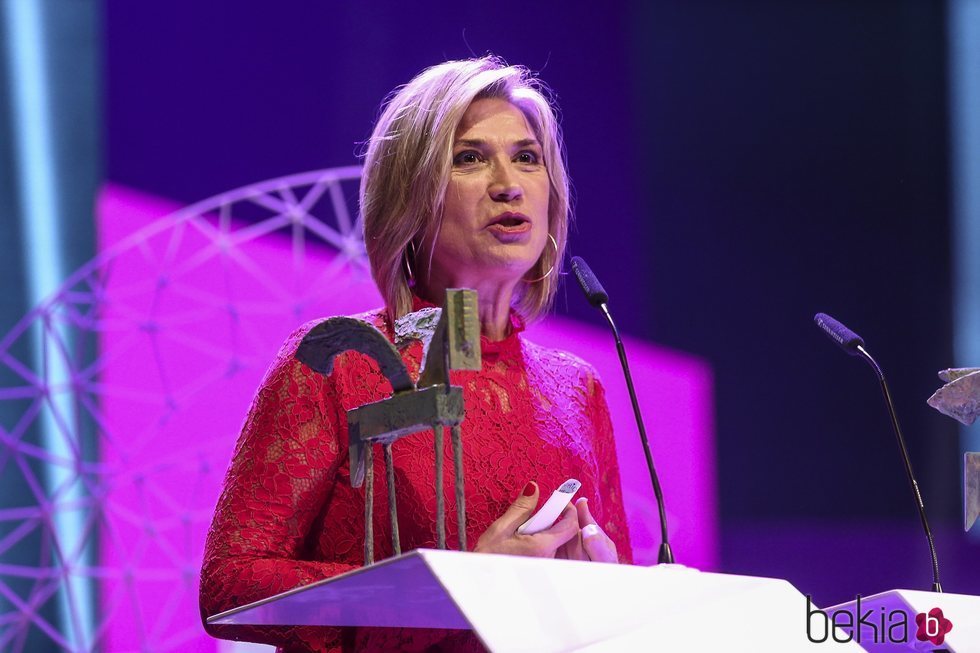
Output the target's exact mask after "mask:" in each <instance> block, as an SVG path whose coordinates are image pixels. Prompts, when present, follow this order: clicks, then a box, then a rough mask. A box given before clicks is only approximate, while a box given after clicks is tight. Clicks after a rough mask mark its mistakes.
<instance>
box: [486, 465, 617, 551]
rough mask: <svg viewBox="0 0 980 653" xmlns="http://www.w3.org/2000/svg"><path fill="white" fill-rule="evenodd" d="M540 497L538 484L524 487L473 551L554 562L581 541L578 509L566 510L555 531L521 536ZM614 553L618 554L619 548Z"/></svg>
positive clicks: (532, 482) (530, 483)
mask: <svg viewBox="0 0 980 653" xmlns="http://www.w3.org/2000/svg"><path fill="white" fill-rule="evenodd" d="M538 494H539V490H538V484H537V483H535V482H534V481H531V482H529V483H528V484H527V485H526V486H524V491H523V492H522V493H521V496H519V497H517V499H516V500H515V501H514V503H512V504H511V505H510V507H509V508H508V509H507V511H506V512H504V514H503V515H502V516H501V517H500V519H498V520H497V521H495V522H493V523H492V524H490V526H489V527H488V528H487V530H486V531H484V533H483V535H481V536H480V539H479V540H478V541H477V543H476V548H474V549H473V550H474V551H476V552H478V553H502V554H504V555H516V556H532V557H536V558H554V557H555V553H556V552H557V551H558V549H559V548H560V547H562V546H563V545H564V544H565V543H567V542H569V541H571V540H574V539H576V538H578V535H579V524H578V512H577V511H576V509H575V507H574V506H568V507H567V508H565V511H564V512H563V513H562V514H561V517H559V518H558V521H556V522H555V523H554V525H552V526H551V528H548V529H546V530H543V531H540V532H538V533H535V534H534V535H521V534H520V533H518V532H517V529H518V528H519V527H520V525H521V524H523V523H524V522H526V521H527V520H528V519H529V518H530V517H531V515H532V514H534V510H535V508H537V507H538ZM613 550H614V551H615V547H613Z"/></svg>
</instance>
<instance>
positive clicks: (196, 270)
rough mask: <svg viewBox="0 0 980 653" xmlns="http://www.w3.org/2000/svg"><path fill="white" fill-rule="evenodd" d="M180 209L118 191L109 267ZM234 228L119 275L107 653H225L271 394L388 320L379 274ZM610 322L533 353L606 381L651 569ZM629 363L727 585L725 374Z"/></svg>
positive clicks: (634, 349)
mask: <svg viewBox="0 0 980 653" xmlns="http://www.w3.org/2000/svg"><path fill="white" fill-rule="evenodd" d="M178 208H179V207H178V206H176V205H174V204H173V203H171V202H168V201H165V200H161V199H159V198H156V197H152V196H148V195H145V194H143V193H140V192H137V191H134V190H131V189H127V188H123V187H120V186H115V185H110V186H107V187H106V188H105V189H104V192H103V193H102V196H101V198H100V201H99V206H98V235H99V246H100V250H102V251H103V252H105V251H109V250H110V249H111V248H112V247H113V246H117V245H118V244H119V243H122V242H124V241H125V240H126V239H127V238H129V237H131V236H132V234H135V233H137V232H139V231H141V230H144V229H146V228H147V227H148V226H150V225H154V224H156V225H160V224H162V223H160V222H159V220H160V219H161V218H163V217H164V216H168V215H170V214H172V213H173V212H174V211H175V210H177V209H178ZM212 217H213V219H211V218H212ZM224 217H225V218H227V217H229V216H224ZM230 218H232V219H233V218H234V216H233V215H232V216H230ZM222 224H224V225H225V226H227V225H228V224H230V223H228V222H227V221H226V222H224V223H223V222H222V218H221V217H220V216H210V217H208V218H206V219H197V220H193V221H188V222H184V223H172V224H169V225H166V228H162V229H159V230H157V231H155V232H153V233H152V234H150V235H148V236H147V237H146V238H141V239H140V240H139V241H138V242H134V243H132V246H127V247H124V248H122V249H121V250H117V252H116V254H115V255H114V256H113V257H112V258H111V261H110V262H109V263H108V264H107V265H106V267H105V270H104V275H103V282H104V287H103V288H102V293H103V297H104V305H103V308H102V310H101V312H100V361H101V363H100V365H101V368H100V373H99V386H100V388H99V389H100V394H101V401H102V403H101V406H100V407H99V412H100V423H101V428H102V431H103V434H104V435H103V439H102V452H101V457H102V461H103V463H104V464H105V465H106V468H107V469H109V470H111V474H112V477H113V479H114V482H113V484H112V485H111V489H110V490H109V494H108V496H106V497H105V501H104V506H105V509H104V519H103V526H102V529H101V537H102V540H101V565H102V566H103V567H104V569H105V571H104V581H103V583H102V585H101V609H102V619H100V623H102V624H103V626H102V628H103V629H105V640H104V642H105V649H106V650H112V651H140V650H154V651H165V650H180V651H194V650H200V651H214V650H215V646H216V644H215V642H214V640H211V639H210V638H208V637H207V636H206V635H204V633H203V630H202V629H201V626H200V617H199V614H198V608H197V580H198V578H197V574H198V569H199V565H200V557H201V551H202V549H203V543H204V536H205V534H206V531H207V526H208V524H209V522H210V518H211V511H212V510H213V508H214V504H215V501H216V499H217V496H218V492H219V490H220V483H221V480H222V477H223V475H224V471H225V469H226V467H227V464H228V460H229V459H230V457H231V451H232V447H233V446H234V443H235V439H236V437H237V434H238V430H239V428H240V425H241V422H242V419H243V417H244V415H245V411H246V409H247V407H248V404H249V401H250V400H251V397H252V395H253V393H254V391H255V388H256V386H257V385H258V383H259V381H260V380H261V377H262V374H263V373H264V371H265V369H266V366H267V365H268V364H269V362H270V361H271V360H272V358H273V356H274V354H275V352H276V350H277V349H278V347H279V345H280V344H281V342H282V341H283V340H284V338H285V337H286V336H287V335H288V334H289V332H290V331H292V330H293V329H294V328H295V327H296V326H298V325H299V324H301V323H303V322H304V321H306V320H309V319H313V318H315V317H318V316H323V315H337V314H350V313H356V312H360V311H363V310H366V309H369V308H372V307H375V306H378V305H380V298H379V296H378V293H377V290H376V289H375V288H374V285H373V283H372V281H371V279H370V276H369V274H368V273H367V271H366V270H365V269H364V268H363V266H361V265H356V264H351V263H350V262H348V261H346V260H345V259H344V258H343V256H341V255H338V254H337V253H336V252H335V251H334V250H331V249H329V248H327V247H323V246H318V245H317V243H313V242H309V243H306V244H303V245H302V256H301V257H297V247H298V246H299V245H297V242H298V241H297V240H296V238H291V237H290V233H289V231H288V227H287V228H286V230H285V233H284V234H283V237H279V236H278V234H255V233H251V232H249V231H248V229H247V228H245V229H243V228H242V227H243V226H244V225H243V223H239V224H237V225H236V226H235V229H232V230H229V231H228V233H227V234H225V233H223V232H222V227H221V226H220V225H222ZM293 235H294V236H295V231H294V232H293ZM258 236H262V237H258ZM311 279H313V280H314V282H313V283H312V284H311V283H310V280H311ZM325 284H328V285H325ZM325 287H326V288H330V289H331V290H330V292H323V288H325ZM596 320H597V322H596V325H584V324H579V323H575V322H571V321H568V320H559V319H556V318H552V319H549V320H548V321H546V322H545V323H543V324H539V325H535V326H534V327H532V328H531V329H529V337H530V338H532V339H534V340H535V341H536V342H539V343H541V344H544V345H551V346H556V347H560V348H562V349H566V350H569V351H571V352H573V353H576V354H577V355H579V356H581V357H582V358H584V359H586V360H588V361H590V362H591V363H592V364H594V365H595V366H596V367H597V369H598V370H599V373H600V375H601V376H602V378H603V381H604V383H605V386H606V391H607V395H608V399H609V404H610V408H611V410H612V414H613V422H614V425H615V428H616V433H617V447H618V454H619V459H620V465H621V469H622V479H623V485H624V494H625V497H626V502H627V506H626V508H627V512H628V515H629V519H630V526H631V533H632V538H633V542H634V547H635V550H636V555H637V561H638V562H641V563H652V562H655V559H656V547H657V546H658V545H659V530H658V528H659V527H658V526H657V520H656V509H655V507H654V505H653V503H652V500H651V499H650V498H649V497H650V496H651V490H650V481H649V477H648V474H647V471H646V465H645V462H644V458H643V453H642V449H641V448H640V444H639V440H638V436H637V435H636V428H635V425H634V423H633V417H632V411H631V410H630V405H629V399H628V396H627V394H626V389H625V384H624V382H623V380H622V375H621V373H620V371H619V363H618V359H617V357H616V353H615V348H614V346H613V343H612V339H611V337H610V335H609V334H608V333H606V332H605V330H604V329H603V328H602V325H601V324H599V323H598V320H599V316H598V315H597V316H596ZM626 345H627V351H628V352H629V353H630V355H631V361H632V365H633V373H634V375H635V380H636V384H637V389H638V393H639V396H640V401H641V404H642V405H643V408H644V413H645V416H646V419H647V426H648V429H649V433H650V438H651V441H652V443H653V451H654V456H655V460H656V462H657V465H658V469H659V471H660V474H661V476H662V479H663V484H664V492H665V495H666V497H667V502H668V504H667V505H668V512H669V518H670V521H671V533H672V538H673V545H674V550H675V552H676V554H677V557H678V561H679V562H682V563H684V564H687V565H690V566H695V567H700V568H702V569H714V568H716V567H717V557H718V556H717V515H716V501H715V461H714V446H713V434H712V403H711V401H712V399H711V374H710V370H709V369H708V367H707V365H706V364H705V363H704V362H702V361H700V360H698V359H695V358H693V357H690V356H687V355H682V354H679V353H676V352H672V351H669V350H665V349H663V348H660V347H656V346H654V345H650V344H647V343H643V342H641V341H636V340H627V343H626Z"/></svg>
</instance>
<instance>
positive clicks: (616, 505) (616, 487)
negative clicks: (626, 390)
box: [588, 371, 633, 564]
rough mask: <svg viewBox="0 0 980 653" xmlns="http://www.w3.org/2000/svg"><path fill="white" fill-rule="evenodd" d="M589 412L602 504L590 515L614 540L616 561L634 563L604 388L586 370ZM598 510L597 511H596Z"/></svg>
mask: <svg viewBox="0 0 980 653" xmlns="http://www.w3.org/2000/svg"><path fill="white" fill-rule="evenodd" d="M588 391H589V416H590V418H591V419H592V424H593V426H594V428H595V447H596V457H597V458H598V462H599V487H600V491H599V495H600V500H601V501H602V505H601V506H599V510H595V509H594V508H595V507H593V517H595V518H596V521H597V522H598V523H599V525H600V526H601V527H602V529H603V530H604V531H605V532H606V534H607V535H608V536H609V537H610V538H612V541H613V542H615V543H616V550H617V551H618V552H619V561H620V562H622V563H626V564H632V563H633V549H632V547H631V545H630V534H629V526H628V525H627V523H626V512H625V510H624V509H623V491H622V486H621V485H620V481H619V460H618V458H617V457H616V439H615V437H614V435H613V428H612V419H611V418H610V416H609V406H608V404H606V391H605V389H604V388H603V387H602V382H601V381H600V380H599V377H598V376H597V375H596V374H595V372H594V371H593V372H592V373H591V374H589V388H588ZM596 513H599V514H596Z"/></svg>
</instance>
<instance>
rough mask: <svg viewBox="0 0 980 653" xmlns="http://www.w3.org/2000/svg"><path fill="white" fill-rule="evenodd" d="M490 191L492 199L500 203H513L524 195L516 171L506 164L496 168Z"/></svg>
mask: <svg viewBox="0 0 980 653" xmlns="http://www.w3.org/2000/svg"><path fill="white" fill-rule="evenodd" d="M508 163H509V162H508ZM488 191H489V193H490V197H491V198H493V199H494V200H496V201H498V202H512V201H513V200H515V199H517V198H519V197H521V195H523V194H524V190H523V189H522V188H521V185H520V183H518V181H517V178H516V177H515V175H514V171H513V170H511V169H510V166H509V165H507V164H506V163H505V164H501V165H498V166H494V173H493V179H492V180H491V182H490V187H489V189H488Z"/></svg>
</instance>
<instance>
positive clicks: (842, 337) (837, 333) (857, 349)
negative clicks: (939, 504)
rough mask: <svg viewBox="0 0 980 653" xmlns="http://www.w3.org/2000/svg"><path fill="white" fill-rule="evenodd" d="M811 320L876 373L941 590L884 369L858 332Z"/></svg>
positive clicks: (821, 316) (819, 317) (936, 588)
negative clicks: (870, 352) (872, 355)
mask: <svg viewBox="0 0 980 653" xmlns="http://www.w3.org/2000/svg"><path fill="white" fill-rule="evenodd" d="M813 321H814V322H816V323H817V326H818V327H820V328H821V329H822V330H823V332H824V333H826V334H827V337H829V338H830V339H831V340H833V341H834V342H836V343H837V344H838V345H839V346H840V348H841V349H843V350H844V351H846V352H847V353H848V354H850V355H851V356H860V357H861V358H863V359H864V360H865V361H867V363H868V364H869V365H870V366H871V369H873V370H874V372H875V375H876V376H877V377H878V382H879V383H880V384H881V394H882V395H883V396H884V397H885V405H886V406H887V407H888V415H889V417H891V422H892V429H893V430H894V431H895V439H896V440H897V441H898V448H899V450H900V451H901V454H902V462H904V463H905V476H906V477H907V478H908V480H909V485H910V486H911V487H912V494H913V495H914V496H915V505H916V508H918V510H919V520H920V521H921V522H922V529H923V530H924V531H925V533H926V540H928V541H929V556H930V558H931V559H932V560H931V562H932V591H933V592H942V591H943V587H942V585H941V584H940V583H939V560H938V558H937V557H936V545H935V543H934V542H933V539H932V531H931V530H929V521H928V520H927V519H926V508H925V505H924V504H923V503H922V493H921V492H919V483H918V481H916V480H915V473H914V472H913V471H912V460H911V459H910V458H909V452H908V449H907V448H906V446H905V438H904V437H902V429H901V427H899V425H898V415H897V414H896V413H895V405H894V404H893V403H892V396H891V393H890V392H889V391H888V383H886V382H885V373H884V372H882V371H881V367H880V366H879V365H878V363H877V362H876V361H875V359H874V358H872V357H871V354H869V353H868V350H867V349H865V348H864V340H863V339H862V338H861V336H859V335H858V334H856V333H854V332H853V331H851V330H850V329H848V328H847V327H846V326H844V325H843V324H841V323H840V322H838V321H837V320H835V319H834V318H832V317H830V316H829V315H827V314H826V313H817V314H816V315H814V316H813Z"/></svg>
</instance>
